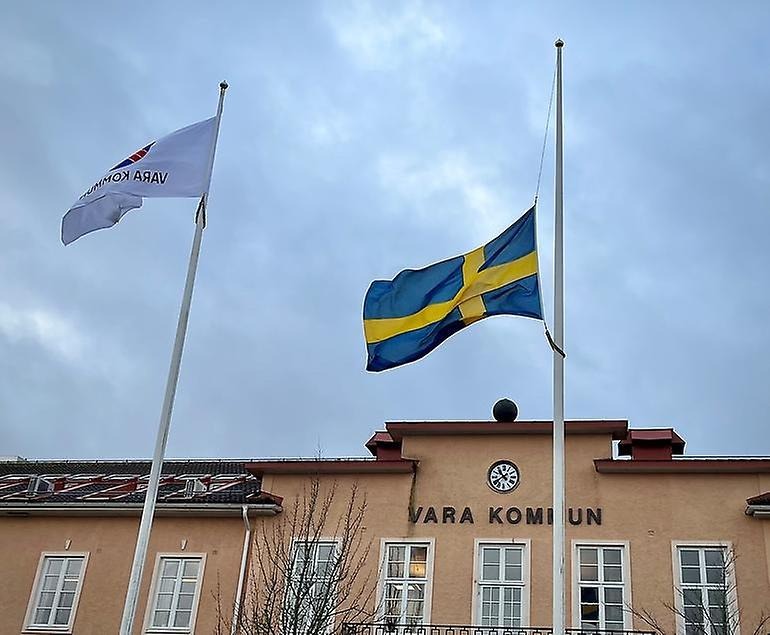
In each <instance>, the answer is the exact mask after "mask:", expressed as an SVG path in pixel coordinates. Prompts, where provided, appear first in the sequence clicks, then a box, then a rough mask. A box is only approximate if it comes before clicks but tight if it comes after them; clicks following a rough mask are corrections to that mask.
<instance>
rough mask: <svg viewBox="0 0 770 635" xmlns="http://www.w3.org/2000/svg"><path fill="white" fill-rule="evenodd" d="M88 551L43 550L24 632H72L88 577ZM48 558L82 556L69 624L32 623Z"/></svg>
mask: <svg viewBox="0 0 770 635" xmlns="http://www.w3.org/2000/svg"><path fill="white" fill-rule="evenodd" d="M89 555H90V552H88V551H43V552H41V554H40V558H39V559H38V563H37V571H36V572H35V579H34V581H33V582H32V589H31V591H30V594H29V601H28V602H27V612H26V613H25V614H24V628H23V630H22V632H23V633H46V632H48V633H51V632H54V633H72V629H73V628H74V625H75V615H76V614H77V610H78V602H79V601H80V593H81V591H82V590H83V581H84V580H85V577H86V567H87V566H88V556H89ZM48 558H71V559H74V558H82V559H83V564H82V566H81V568H80V575H79V576H78V583H77V587H76V588H75V596H74V597H73V599H72V607H71V608H72V610H71V611H70V618H69V621H68V622H67V624H59V625H57V624H52V625H50V626H47V625H46V626H44V625H36V624H31V623H30V622H31V621H32V618H33V616H34V614H35V609H36V608H37V603H38V596H39V595H40V592H41V591H42V589H40V588H39V585H40V584H41V578H42V577H43V569H44V568H45V562H46V560H47V559H48Z"/></svg>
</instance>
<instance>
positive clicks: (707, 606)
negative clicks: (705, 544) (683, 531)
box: [626, 547, 770, 635]
mask: <svg viewBox="0 0 770 635" xmlns="http://www.w3.org/2000/svg"><path fill="white" fill-rule="evenodd" d="M680 558H681V560H680V563H679V564H680V568H681V570H682V583H681V584H680V585H679V586H676V587H674V591H675V595H676V600H677V601H676V602H674V603H673V604H671V603H669V602H662V605H663V607H664V609H665V610H666V611H667V612H668V613H669V614H672V615H674V617H675V618H676V620H677V622H680V623H682V624H684V625H685V630H686V633H687V635H736V634H737V633H738V632H739V629H740V624H741V621H742V619H741V618H742V614H743V609H740V608H739V607H738V606H737V593H736V591H737V588H736V584H735V576H734V571H735V562H736V560H737V558H738V556H737V553H736V550H735V549H734V548H733V547H714V548H709V549H703V550H699V549H694V548H693V549H687V548H686V547H685V548H682V549H681V550H680ZM701 558H702V559H703V561H701ZM688 571H691V572H692V574H691V576H692V577H689V576H688V575H687V572H688ZM704 574H705V580H704V579H703V576H704ZM626 609H627V610H628V611H629V612H630V613H632V614H633V615H634V616H635V617H637V618H638V619H639V620H641V621H642V622H644V624H646V625H647V626H648V627H650V628H651V629H652V630H653V631H654V632H655V633H658V634H659V635H668V633H667V632H666V629H665V628H664V627H663V626H662V625H661V622H660V621H659V620H658V618H657V616H656V615H655V613H654V612H652V611H651V610H649V609H647V608H636V607H633V606H630V605H627V606H626ZM768 622H770V615H767V614H765V613H764V612H762V613H761V614H760V617H759V620H758V622H757V625H756V627H755V628H754V630H753V631H752V635H760V634H761V633H762V632H763V631H764V630H765V627H766V625H767V624H768Z"/></svg>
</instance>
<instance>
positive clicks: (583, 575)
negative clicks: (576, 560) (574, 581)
mask: <svg viewBox="0 0 770 635" xmlns="http://www.w3.org/2000/svg"><path fill="white" fill-rule="evenodd" d="M580 579H581V580H582V581H584V582H596V581H597V580H598V579H599V567H597V566H596V565H595V564H594V565H592V564H581V565H580Z"/></svg>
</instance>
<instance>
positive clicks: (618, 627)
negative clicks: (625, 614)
mask: <svg viewBox="0 0 770 635" xmlns="http://www.w3.org/2000/svg"><path fill="white" fill-rule="evenodd" d="M604 628H606V629H607V630H608V631H622V630H623V622H607V623H606V625H605V627H604Z"/></svg>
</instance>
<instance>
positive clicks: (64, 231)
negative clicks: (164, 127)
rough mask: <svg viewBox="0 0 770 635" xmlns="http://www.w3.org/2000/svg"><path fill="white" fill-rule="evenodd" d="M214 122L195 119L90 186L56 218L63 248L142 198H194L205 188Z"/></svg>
mask: <svg viewBox="0 0 770 635" xmlns="http://www.w3.org/2000/svg"><path fill="white" fill-rule="evenodd" d="M216 123H217V118H216V117H212V118H210V119H205V120H204V121H199V122H198V123H194V124H192V125H191V126H187V127H186V128H182V129H181V130H177V131H176V132H172V133H171V134H170V135H167V136H165V137H163V138H161V139H158V140H157V141H153V142H152V143H148V144H147V145H146V146H144V147H142V148H140V149H139V150H137V151H136V152H134V153H133V154H132V155H130V156H128V157H126V158H125V159H124V160H123V161H120V162H119V163H118V164H117V165H116V166H115V167H113V168H111V169H110V170H109V171H108V172H107V174H105V175H104V176H103V177H102V178H100V179H99V180H98V181H96V183H94V184H93V185H92V186H91V187H90V188H88V190H86V192H85V193H84V194H83V195H82V196H81V197H80V198H79V199H78V200H77V201H76V202H75V203H74V204H73V205H72V207H70V209H69V210H68V211H67V213H66V214H65V215H64V218H62V224H61V240H62V242H63V243H64V244H65V245H68V244H69V243H71V242H73V241H75V240H77V239H78V238H80V237H81V236H84V235H85V234H88V233H89V232H92V231H96V230H97V229H105V228H107V227H112V226H113V225H115V224H116V223H117V222H118V221H119V220H120V219H121V218H122V217H123V215H124V214H125V213H126V212H128V211H130V210H132V209H136V208H138V207H141V206H142V201H143V200H144V198H145V197H149V198H153V197H198V196H202V195H203V194H204V193H205V192H206V191H207V190H208V186H209V161H210V158H211V152H212V145H213V143H214V135H215V133H216Z"/></svg>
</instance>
